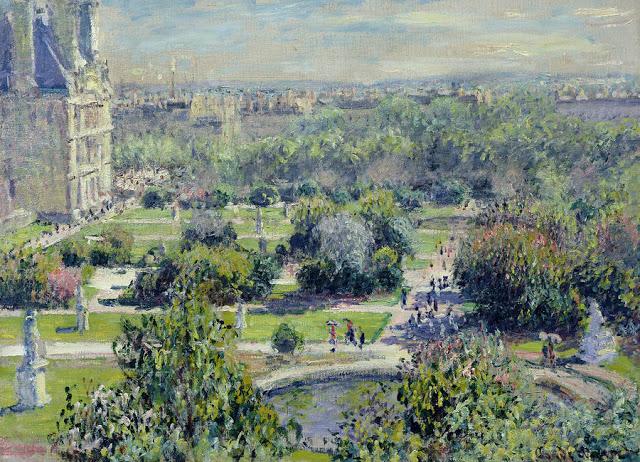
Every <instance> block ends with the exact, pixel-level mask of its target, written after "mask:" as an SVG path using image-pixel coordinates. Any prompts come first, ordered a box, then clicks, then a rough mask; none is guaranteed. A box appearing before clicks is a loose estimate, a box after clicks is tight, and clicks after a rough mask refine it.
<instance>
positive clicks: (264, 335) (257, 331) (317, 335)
mask: <svg viewBox="0 0 640 462" xmlns="http://www.w3.org/2000/svg"><path fill="white" fill-rule="evenodd" d="M343 318H348V319H351V320H352V321H353V323H354V325H355V326H356V328H362V329H364V332H365V337H366V339H367V342H368V343H371V342H375V341H376V340H377V339H378V337H380V334H381V333H382V330H383V329H384V327H385V326H386V325H387V322H389V318H391V314H389V313H363V312H351V311H345V312H335V311H308V312H306V313H304V314H287V315H274V314H256V315H251V314H250V315H249V316H247V329H245V330H244V332H243V333H242V339H243V340H246V341H255V342H259V341H268V340H270V339H271V335H272V334H273V331H274V330H275V329H276V328H277V327H278V326H279V325H280V323H283V322H286V323H288V324H289V325H290V326H292V327H293V328H294V329H296V330H297V331H298V332H301V333H302V334H303V335H304V338H305V340H307V341H309V342H322V341H325V340H328V338H329V331H328V328H327V325H326V324H327V321H329V320H330V319H333V320H336V321H338V322H339V323H340V326H339V327H338V329H337V330H338V336H343V335H344V333H345V331H346V327H345V326H346V322H344V321H343Z"/></svg>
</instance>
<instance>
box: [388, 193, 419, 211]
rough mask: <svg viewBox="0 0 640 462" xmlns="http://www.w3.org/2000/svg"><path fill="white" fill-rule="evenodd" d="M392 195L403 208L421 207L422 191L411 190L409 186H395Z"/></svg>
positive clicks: (413, 208)
mask: <svg viewBox="0 0 640 462" xmlns="http://www.w3.org/2000/svg"><path fill="white" fill-rule="evenodd" d="M393 196H394V198H395V200H396V202H397V203H399V204H400V207H402V208H403V209H405V210H415V209H418V208H420V207H422V204H423V203H424V201H425V194H424V192H422V191H419V190H418V191H412V190H411V189H409V188H395V189H394V190H393Z"/></svg>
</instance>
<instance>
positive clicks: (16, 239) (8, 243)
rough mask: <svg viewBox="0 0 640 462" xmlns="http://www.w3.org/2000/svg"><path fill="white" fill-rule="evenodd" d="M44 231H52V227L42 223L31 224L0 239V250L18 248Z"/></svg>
mask: <svg viewBox="0 0 640 462" xmlns="http://www.w3.org/2000/svg"><path fill="white" fill-rule="evenodd" d="M45 231H53V225H45V224H43V223H37V222H36V223H31V224H30V225H27V226H25V227H23V228H20V229H18V230H16V231H14V232H12V233H9V234H7V235H5V236H3V237H2V243H0V249H3V250H8V249H10V248H13V247H20V246H22V245H23V244H25V243H26V242H29V241H30V240H31V239H34V238H38V237H40V235H41V234H42V233H43V232H45Z"/></svg>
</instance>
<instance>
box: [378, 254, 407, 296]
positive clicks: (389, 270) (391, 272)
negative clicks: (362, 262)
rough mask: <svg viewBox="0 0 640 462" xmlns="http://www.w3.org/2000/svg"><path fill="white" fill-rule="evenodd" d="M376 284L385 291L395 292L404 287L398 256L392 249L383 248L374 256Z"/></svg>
mask: <svg viewBox="0 0 640 462" xmlns="http://www.w3.org/2000/svg"><path fill="white" fill-rule="evenodd" d="M373 266H374V268H375V275H376V283H377V285H378V286H379V287H380V288H381V289H383V290H385V291H393V290H395V289H397V288H398V287H400V286H401V285H402V281H403V279H404V278H403V276H402V269H401V268H400V262H399V259H398V254H397V253H396V251H395V250H393V249H392V248H390V247H382V248H380V249H378V250H376V252H375V253H374V255H373Z"/></svg>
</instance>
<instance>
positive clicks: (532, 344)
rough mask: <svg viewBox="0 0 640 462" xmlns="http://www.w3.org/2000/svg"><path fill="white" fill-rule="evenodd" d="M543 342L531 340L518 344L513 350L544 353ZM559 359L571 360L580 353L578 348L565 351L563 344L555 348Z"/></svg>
mask: <svg viewBox="0 0 640 462" xmlns="http://www.w3.org/2000/svg"><path fill="white" fill-rule="evenodd" d="M542 344H543V342H542V340H531V341H529V342H523V343H518V344H516V345H513V346H512V347H511V348H512V349H513V350H515V351H524V352H527V353H542ZM555 351H556V355H557V357H558V358H570V357H571V356H574V355H575V354H577V353H578V350H577V349H576V348H567V349H564V348H563V346H562V343H561V344H560V345H557V346H556V347H555Z"/></svg>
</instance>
